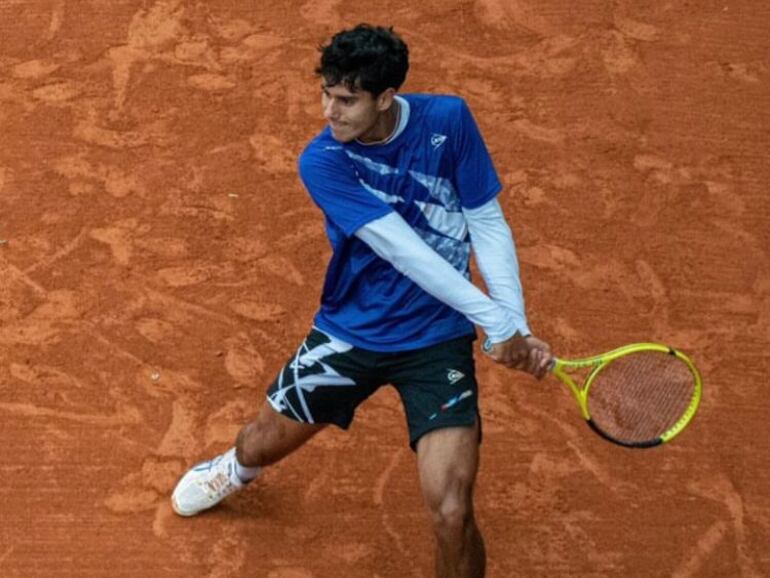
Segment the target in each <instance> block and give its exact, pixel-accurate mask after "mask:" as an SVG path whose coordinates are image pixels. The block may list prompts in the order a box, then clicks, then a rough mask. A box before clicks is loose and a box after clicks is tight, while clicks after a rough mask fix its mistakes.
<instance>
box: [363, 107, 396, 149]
mask: <svg viewBox="0 0 770 578" xmlns="http://www.w3.org/2000/svg"><path fill="white" fill-rule="evenodd" d="M400 118H401V105H400V104H399V103H398V101H397V100H395V99H394V100H393V104H392V105H391V106H390V108H388V109H387V110H385V111H383V112H382V114H380V116H379V117H378V118H377V121H376V122H375V123H374V126H373V127H372V128H371V130H369V131H368V132H367V133H366V134H365V135H361V137H360V138H358V139H357V140H358V142H360V143H362V144H365V145H373V144H384V143H386V142H388V141H389V140H390V139H391V137H392V136H393V133H395V131H396V127H398V121H399V119H400Z"/></svg>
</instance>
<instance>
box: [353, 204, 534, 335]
mask: <svg viewBox="0 0 770 578" xmlns="http://www.w3.org/2000/svg"><path fill="white" fill-rule="evenodd" d="M490 203H493V205H492V207H491V208H485V207H487V205H489V204H490ZM490 203H488V204H487V205H484V207H481V208H479V209H475V210H473V211H469V212H465V211H464V212H465V214H466V220H467V221H468V226H469V229H470V230H471V245H472V247H473V250H474V253H475V254H476V259H477V261H479V267H480V269H481V272H482V275H483V276H484V280H485V282H486V283H487V286H488V287H489V289H490V292H492V293H493V295H494V294H495V293H496V294H498V295H500V296H502V299H501V301H500V302H499V303H497V302H496V301H495V300H493V299H490V298H489V297H488V296H487V295H485V294H484V293H483V292H482V291H481V290H479V289H478V288H477V287H476V286H475V285H473V283H471V282H470V281H468V280H467V279H466V278H465V277H464V276H463V275H461V274H460V273H459V272H458V271H457V270H456V269H455V268H454V267H452V265H450V264H449V263H448V262H447V261H446V260H445V259H444V258H443V257H441V256H440V255H439V254H438V253H436V252H435V251H434V250H433V249H432V248H431V247H430V246H429V245H427V244H426V243H425V242H424V241H423V240H422V239H421V238H420V237H419V235H417V233H416V232H415V231H414V230H413V229H412V228H411V227H410V226H409V225H408V224H407V223H406V221H404V219H403V218H402V217H401V216H400V215H399V214H398V213H395V212H394V213H389V214H388V215H385V216H384V217H381V218H379V219H376V220H374V221H372V222H370V223H368V224H366V225H364V226H363V227H361V228H360V229H359V230H358V231H357V232H356V237H358V238H359V239H361V240H362V241H363V242H364V243H366V244H367V245H369V247H371V249H372V250H373V251H374V252H375V253H376V254H377V255H378V256H379V257H381V258H382V259H385V260H386V261H388V262H389V263H390V264H391V265H393V267H395V268H396V270H397V271H399V272H400V273H402V274H403V275H405V276H406V277H408V278H409V279H411V280H412V281H413V282H414V283H416V284H417V285H418V286H419V287H420V288H422V289H423V290H424V291H426V292H427V293H429V294H430V295H432V296H433V297H435V298H436V299H438V300H439V301H442V302H443V303H446V304H447V305H449V306H450V307H452V308H454V309H455V310H457V311H459V312H460V313H462V314H463V315H465V316H466V317H467V318H468V320H470V321H471V322H472V323H474V324H475V325H478V326H479V327H481V328H482V329H483V330H484V332H485V333H486V334H487V336H488V337H489V338H490V339H491V340H492V342H494V343H498V342H501V341H505V340H506V339H508V338H510V337H512V336H513V335H514V334H515V333H516V332H519V333H522V334H524V335H528V334H529V328H528V327H527V322H526V316H525V314H524V309H523V306H524V302H523V299H522V298H521V295H520V292H521V284H520V283H519V280H518V262H517V261H516V256H515V253H513V251H514V245H513V240H512V236H511V232H510V228H509V227H508V224H507V223H506V221H505V218H504V216H503V214H502V211H501V210H500V206H499V204H498V203H497V202H496V201H494V202H492V201H491V202H490ZM497 211H499V213H498V212H497ZM472 222H473V224H472ZM481 227H485V228H491V229H494V230H495V232H490V233H488V234H483V233H481V234H479V237H480V240H481V244H480V245H477V241H476V239H475V238H474V233H473V230H474V229H478V228H481ZM502 229H504V231H503V230H502ZM506 233H507V239H508V240H507V241H506V240H505V236H506ZM493 242H494V243H500V246H495V248H494V250H491V249H492V247H491V243H493ZM510 253H513V255H511V254H510ZM482 262H483V263H484V265H483V268H482ZM511 263H513V264H514V266H513V267H512V268H511V269H509V270H508V271H507V272H506V271H505V270H503V268H508V267H511ZM511 276H513V277H515V280H511V279H510V277H511ZM516 287H518V288H519V289H518V291H519V295H518V296H513V297H512V296H509V295H507V291H508V290H509V288H514V289H515V288H516Z"/></svg>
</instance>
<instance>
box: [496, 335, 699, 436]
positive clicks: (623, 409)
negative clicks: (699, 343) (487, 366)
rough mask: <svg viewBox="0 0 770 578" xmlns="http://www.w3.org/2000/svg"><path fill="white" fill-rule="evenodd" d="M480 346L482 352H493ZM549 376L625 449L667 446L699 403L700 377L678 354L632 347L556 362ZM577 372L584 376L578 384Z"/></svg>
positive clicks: (653, 347)
mask: <svg viewBox="0 0 770 578" xmlns="http://www.w3.org/2000/svg"><path fill="white" fill-rule="evenodd" d="M491 346H492V344H491V342H490V341H489V340H487V341H486V342H485V343H484V347H483V349H484V351H487V352H488V351H489V350H490V349H491ZM550 371H551V373H553V374H554V375H555V376H556V377H558V378H559V379H560V380H561V381H563V382H564V383H565V384H566V385H567V387H569V389H570V390H571V391H572V394H573V395H574V396H575V399H576V400H577V403H578V406H579V407H580V411H581V413H582V414H583V418H584V419H585V420H586V422H588V425H589V426H591V429H593V430H594V431H595V432H596V433H598V434H599V435H600V436H602V437H603V438H605V439H606V440H609V441H611V442H613V443H616V444H619V445H621V446H625V447H629V448H649V447H653V446H657V445H659V444H662V443H666V442H669V441H671V440H672V439H673V438H674V437H676V436H677V435H678V434H679V433H681V432H682V430H683V429H684V428H685V427H687V424H689V423H690V421H691V420H692V418H693V416H694V415H695V412H696V410H697V409H698V404H699V403H700V398H701V377H700V374H699V373H698V370H697V368H696V367H695V365H694V364H693V362H692V361H690V359H689V358H688V357H687V356H686V355H684V354H683V353H682V352H681V351H678V350H676V349H673V348H671V347H667V346H665V345H660V344H657V343H634V344H632V345H626V346H625V347H621V348H619V349H615V350H613V351H609V352H607V353H603V354H601V355H597V356H595V357H587V358H584V359H575V360H567V359H558V358H554V359H553V361H552V362H551V366H550ZM577 371H583V372H585V379H583V381H582V383H579V381H576V377H577V376H573V375H572V374H573V373H575V372H577Z"/></svg>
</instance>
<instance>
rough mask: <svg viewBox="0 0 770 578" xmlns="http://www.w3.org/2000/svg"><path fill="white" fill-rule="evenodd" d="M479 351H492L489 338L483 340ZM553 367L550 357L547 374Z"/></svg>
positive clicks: (554, 365)
mask: <svg viewBox="0 0 770 578" xmlns="http://www.w3.org/2000/svg"><path fill="white" fill-rule="evenodd" d="M481 350H482V351H483V352H484V353H489V352H490V351H492V340H491V339H490V338H489V337H487V338H486V339H485V340H484V343H483V345H482V346H481ZM554 367H556V358H555V357H552V358H551V361H549V362H548V371H549V372H551V371H553V369H554Z"/></svg>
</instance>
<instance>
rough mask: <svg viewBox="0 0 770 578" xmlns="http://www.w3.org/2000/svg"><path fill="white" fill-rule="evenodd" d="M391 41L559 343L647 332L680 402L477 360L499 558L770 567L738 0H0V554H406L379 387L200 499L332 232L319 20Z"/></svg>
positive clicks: (15, 564)
mask: <svg viewBox="0 0 770 578" xmlns="http://www.w3.org/2000/svg"><path fill="white" fill-rule="evenodd" d="M359 21H372V22H376V23H386V24H391V23H392V24H393V25H395V26H396V29H397V30H398V31H400V32H401V33H402V34H403V36H404V38H405V39H406V40H407V41H408V42H409V45H410V47H411V52H412V72H411V74H410V77H409V79H408V82H407V85H406V86H405V87H404V90H405V91H407V92H408V91H415V92H417V91H425V92H440V93H455V94H460V95H462V96H464V97H465V98H466V99H467V100H468V101H469V102H470V104H471V106H472V109H473V111H474V114H475V116H476V118H477V120H478V122H479V124H480V126H481V128H482V131H483V133H484V135H485V137H486V140H487V142H488V145H489V148H490V149H491V151H492V154H493V156H494V158H495V161H496V164H497V168H498V170H499V172H500V175H501V177H502V179H503V181H504V182H505V191H504V192H503V193H502V194H501V197H500V198H501V202H502V205H503V207H504V209H505V212H506V214H507V216H508V218H509V220H510V222H511V225H512V227H513V229H514V232H515V234H516V238H517V243H518V248H519V256H520V261H521V268H522V277H523V281H524V285H525V288H526V296H527V303H528V311H529V316H530V321H531V324H532V326H533V327H534V328H535V329H536V331H537V333H538V334H539V335H541V336H542V337H544V338H546V339H547V340H549V341H550V342H551V343H552V344H553V346H554V349H555V351H556V352H557V353H558V354H560V355H562V356H564V357H573V358H574V357H579V356H584V355H588V354H593V353H598V352H601V351H604V350H607V349H610V348H614V347H616V346H619V345H623V344H625V343H628V342H633V341H647V340H653V341H662V342H665V343H668V344H671V345H674V346H677V347H679V348H681V349H683V350H684V351H685V352H686V353H688V354H689V355H691V356H692V358H693V359H694V360H695V361H696V362H697V363H698V364H699V367H700V368H701V371H702V373H703V377H704V384H705V385H704V387H705V397H704V400H703V404H702V406H701V410H700V412H699V414H698V415H697V416H696V419H695V421H694V422H693V424H692V425H691V427H690V428H689V429H688V430H686V431H685V432H684V433H683V434H682V435H681V437H680V438H678V439H676V440H675V441H674V442H673V443H672V444H670V445H668V446H665V447H662V448H658V449H654V450H647V451H629V450H624V449H621V448H617V447H614V446H611V445H609V444H607V443H605V442H603V441H602V440H600V439H599V438H598V437H596V436H594V435H593V434H592V433H591V432H590V431H589V429H588V428H587V427H586V426H585V425H584V424H583V423H582V422H581V420H580V417H579V414H578V412H577V410H576V407H575V405H574V402H573V401H572V399H571V397H570V396H569V395H568V393H567V391H566V389H565V388H564V387H563V386H562V385H560V384H559V382H558V381H557V380H555V379H553V378H549V379H547V380H546V381H544V382H542V383H538V382H535V381H534V380H531V379H530V378H528V377H527V376H526V375H523V374H519V373H513V372H509V371H507V370H505V369H504V368H502V367H499V366H494V365H493V364H492V363H491V362H490V361H489V360H487V359H485V358H483V356H482V355H480V354H479V356H478V357H479V362H478V365H479V378H480V383H481V390H482V399H481V406H482V412H483V418H484V426H485V427H484V430H485V439H484V443H483V446H482V467H481V473H480V476H479V480H478V488H477V503H476V505H477V517H478V520H479V524H480V526H481V527H482V529H483V531H484V533H485V536H486V539H487V550H488V555H489V576H491V577H496V578H510V577H525V578H529V577H540V576H543V577H546V576H547V577H573V576H578V577H596V578H598V577H623V578H625V577H643V578H646V577H674V578H693V577H718V578H723V577H727V578H732V577H746V578H758V577H763V576H768V575H770V548H769V546H768V545H769V544H770V498H769V497H768V494H769V493H770V474H768V468H770V450H768V441H767V440H768V432H769V431H770V409H768V408H770V404H769V403H768V386H769V383H768V369H770V367H768V351H770V329H769V328H770V256H769V255H768V253H769V252H770V200H769V199H768V194H769V192H770V191H768V183H769V182H770V178H769V177H770V170H769V169H768V151H770V132H769V131H770V122H769V120H770V115H769V113H768V110H770V84H769V83H770V71H769V70H768V66H770V65H769V64H768V60H767V57H768V54H769V53H770V41H769V40H768V30H770V8H768V4H767V3H766V2H761V1H757V0H743V1H731V0H720V1H719V2H716V1H712V0H702V1H700V0H699V1H697V2H696V1H692V2H684V1H681V0H673V1H670V2H664V1H654V2H653V1H648V0H645V1H632V0H619V1H615V2H610V1H608V0H603V1H599V0H586V1H580V2H573V1H570V0H540V1H538V2H535V1H529V0H525V1H517V0H477V1H473V0H463V1H459V0H423V1H421V2H407V1H406V0H394V1H392V2H374V1H370V0H365V1H360V2H340V1H330V0H319V1H309V2H304V3H303V2H267V1H262V0H258V1H248V2H246V1H244V2H236V1H227V2H224V1H220V0H212V1H206V2H182V1H167V2H162V1H161V2H154V1H153V0H145V1H139V0H115V1H110V2H106V1H102V0H99V1H97V0H91V1H89V0H79V1H66V0H55V1H54V0H41V1H35V2H31V1H19V0H0V575H2V576H3V577H8V578H11V577H25V578H26V577H49V576H52V577H53V576H56V577H60V576H84V577H89V576H105V577H115V576H126V577H139V576H142V577H144V576H147V577H163V578H166V577H168V578H170V577H182V576H184V577H188V576H195V577H199V576H200V577H211V578H223V577H231V576H232V577H235V576H238V577H241V576H243V577H255V576H256V577H259V578H263V577H266V578H337V577H350V578H359V577H361V578H364V577H365V578H402V577H406V578H419V577H423V578H428V577H430V576H432V536H431V533H430V530H429V525H428V518H427V515H426V513H425V511H424V509H423V506H422V501H421V497H420V493H419V490H418V484H417V478H416V472H415V460H414V456H413V454H412V453H411V452H410V450H409V449H408V447H407V438H406V427H405V420H404V418H403V415H402V412H401V408H400V406H399V401H398V398H397V396H396V394H395V393H394V392H393V391H392V389H391V388H385V389H383V390H382V391H381V392H379V393H378V394H377V395H375V396H374V397H373V398H372V399H371V400H370V401H369V402H368V403H367V404H365V405H364V406H363V407H362V409H361V410H360V411H359V413H358V416H357V419H356V421H355V423H354V425H353V427H352V428H351V431H349V432H347V433H345V432H341V431H338V430H335V431H331V430H329V431H326V432H324V433H323V434H321V435H320V436H318V437H317V438H315V439H314V440H313V441H312V442H311V443H310V444H309V445H308V446H307V447H305V448H303V449H302V450H301V451H300V452H299V453H297V454H295V455H294V456H292V457H291V458H290V459H287V460H286V461H285V462H283V463H281V464H279V465H277V466H275V467H272V468H270V469H269V470H268V471H266V472H265V473H264V475H263V476H262V477H261V478H260V479H259V480H258V481H257V482H256V483H254V484H253V486H252V487H250V488H249V489H248V490H247V491H245V492H243V493H242V494H240V495H238V496H236V497H234V498H233V499H231V500H230V501H229V502H227V503H226V504H224V505H223V506H222V507H221V508H218V509H217V510H215V511H211V512H210V513H207V514H205V515H202V516H200V517H199V518H194V519H181V518H178V517H177V516H175V515H174V514H173V513H172V510H171V507H170V505H169V494H170V491H171V489H172V488H173V486H174V484H175V482H176V480H177V478H178V477H179V476H180V475H181V474H182V473H183V472H184V471H185V470H186V469H187V468H188V467H189V466H190V465H191V464H192V463H194V462H195V461H196V460H199V459H202V458H205V457H210V456H212V455H214V454H215V453H218V452H220V451H221V450H223V449H225V448H226V447H227V446H228V445H229V444H230V443H231V442H232V440H233V437H234V435H235V434H236V432H237V430H238V428H239V425H240V424H241V423H242V422H244V420H246V419H248V418H249V417H250V416H252V415H253V414H254V412H255V410H256V408H257V407H258V406H259V405H260V404H261V403H262V399H263V393H264V391H265V388H266V387H267V385H268V384H269V382H270V381H271V380H272V378H273V376H274V375H275V373H276V372H277V370H278V369H279V368H280V367H281V365H282V364H283V362H284V361H285V360H286V359H287V357H288V356H289V355H290V354H291V353H292V352H293V351H294V349H295V347H296V346H297V345H298V343H299V342H300V340H301V339H302V337H303V336H304V334H305V332H306V331H307V330H308V328H309V326H310V323H311V319H312V315H313V313H314V311H315V309H316V307H317V305H318V295H319V292H320V288H321V283H322V280H323V274H324V271H325V265H326V262H327V260H328V258H329V255H330V251H329V248H328V244H327V242H326V240H325V237H324V232H323V224H322V217H321V214H320V213H319V211H318V210H317V209H316V208H315V206H314V205H313V204H312V203H311V201H310V199H309V198H308V196H307V194H306V193H305V191H304V190H303V188H302V186H301V184H300V182H299V180H298V178H297V176H296V171H295V162H296V158H297V155H298V153H299V152H300V151H301V150H302V148H303V146H304V144H305V143H306V142H307V141H308V140H309V139H310V138H311V137H312V136H313V135H314V134H315V133H316V132H317V131H319V130H320V129H321V128H322V126H323V121H322V118H321V111H320V98H319V89H318V81H317V79H316V78H315V77H314V76H313V73H312V70H313V68H314V66H315V64H316V61H317V52H316V46H317V45H318V44H319V43H320V42H322V41H323V40H324V39H325V38H326V37H327V36H328V35H329V34H330V33H333V32H335V31H336V30H338V29H340V28H343V27H346V26H349V25H351V24H355V23H357V22H359Z"/></svg>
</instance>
